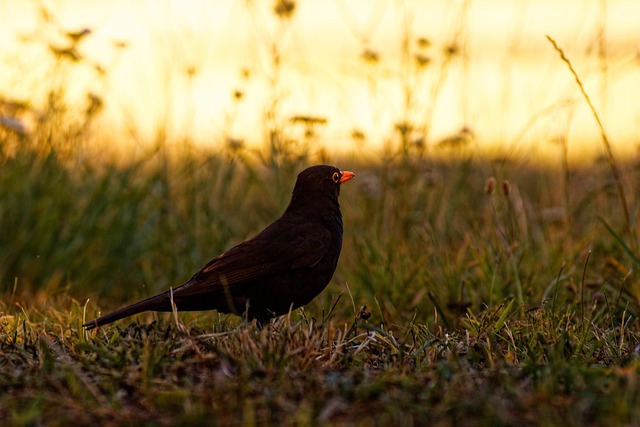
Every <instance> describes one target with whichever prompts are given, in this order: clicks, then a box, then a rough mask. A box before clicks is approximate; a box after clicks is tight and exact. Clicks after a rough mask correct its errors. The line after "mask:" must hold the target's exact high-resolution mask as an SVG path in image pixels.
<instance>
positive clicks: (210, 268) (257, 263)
mask: <svg viewBox="0 0 640 427" xmlns="http://www.w3.org/2000/svg"><path fill="white" fill-rule="evenodd" d="M274 225H275V224H274ZM331 239H332V235H331V232H330V231H329V230H327V229H326V228H325V227H321V226H318V225H317V224H300V225H297V226H295V227H288V228H285V229H284V230H283V228H282V227H274V226H273V225H272V226H270V227H268V228H266V229H265V230H264V231H263V232H261V233H260V234H258V235H257V236H255V237H254V238H253V239H250V240H247V241H246V242H244V243H241V244H239V245H238V246H235V247H233V248H231V249H229V250H228V251H226V252H224V253H222V254H221V255H219V256H217V257H216V258H214V259H213V260H211V261H209V263H207V264H206V265H205V266H204V267H203V268H202V269H201V270H200V271H198V272H197V273H196V274H195V275H194V276H193V277H192V278H191V279H190V280H189V281H188V282H187V283H185V284H184V285H183V286H181V287H179V288H177V289H175V290H174V294H175V295H176V296H188V295H198V294H204V293H208V292H215V291H219V290H223V289H225V288H233V287H234V286H235V285H238V284H242V283H248V282H251V281H254V280H259V279H260V278H261V277H267V276H270V275H273V274H278V273H283V272H286V271H287V270H294V269H298V268H303V267H312V266H314V265H316V264H317V263H318V262H320V260H321V259H322V258H323V257H324V256H325V255H326V253H327V251H328V250H329V247H330V245H331V243H332V241H331Z"/></svg>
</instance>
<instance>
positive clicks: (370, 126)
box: [0, 0, 640, 325]
mask: <svg viewBox="0 0 640 427" xmlns="http://www.w3.org/2000/svg"><path fill="white" fill-rule="evenodd" d="M0 20H1V21H2V22H1V23H0V58H1V60H2V64H3V67H1V68H0V82H1V83H0V291H2V292H3V293H4V294H5V295H6V296H7V297H6V298H4V299H3V300H4V301H8V304H9V305H13V304H12V303H13V301H14V300H20V299H21V298H23V299H24V300H26V301H36V299H34V298H33V295H34V294H35V295H39V296H40V297H42V300H44V301H49V300H50V297H51V296H53V295H58V294H59V295H63V296H71V298H78V299H79V300H81V301H86V300H87V299H88V298H91V299H92V301H96V303H95V304H94V303H92V305H91V306H90V308H89V309H90V310H94V312H95V311H97V310H99V309H100V307H102V308H105V307H111V308H115V306H116V305H119V304H121V303H122V302H124V301H131V300H132V299H133V298H140V297H143V296H149V295H150V294H152V293H156V292H159V291H163V290H166V289H168V288H169V286H176V285H179V284H180V283H183V282H184V281H185V280H186V279H187V278H188V277H190V276H191V275H192V274H193V272H194V271H197V270H198V269H199V268H201V267H202V265H203V264H204V263H205V262H206V261H207V260H209V259H211V258H212V257H213V256H215V255H217V254H219V253H221V252H222V251H224V250H226V249H228V248H230V247H232V246H233V245H235V244H237V243H239V242H241V241H243V240H245V239H247V238H249V237H251V236H253V235H255V234H256V233H257V232H259V231H260V230H261V229H262V228H263V227H265V226H266V225H268V224H269V223H271V222H272V221H273V220H274V219H275V218H277V217H278V215H280V214H281V213H282V211H283V210H284V209H285V207H286V205H287V203H288V201H289V197H290V194H291V189H292V186H293V183H294V182H295V178H296V175H297V173H298V172H299V171H301V170H302V169H304V168H305V167H306V166H308V165H310V164H313V163H321V162H322V163H331V164H335V165H337V166H339V167H340V168H343V169H347V170H353V171H354V172H356V173H357V179H355V180H354V181H350V182H349V183H348V185H345V186H344V188H343V191H342V194H341V197H340V203H341V206H342V211H343V215H344V224H345V238H344V243H343V251H342V255H341V259H340V263H339V266H338V269H337V271H336V274H335V276H334V279H333V280H332V284H331V285H330V286H329V289H328V290H327V291H325V292H323V293H322V294H321V295H320V296H319V297H318V298H317V299H316V300H315V301H314V302H313V303H312V304H310V306H309V310H310V312H311V313H314V314H313V315H314V316H318V317H319V316H320V314H321V313H322V312H323V311H322V310H328V309H329V307H331V306H332V303H333V301H335V300H336V299H337V298H338V297H337V295H339V294H341V293H342V294H345V296H346V295H348V296H349V297H350V298H346V297H345V298H343V299H342V301H341V303H340V306H339V307H338V311H336V313H339V312H340V313H342V315H347V316H352V315H354V314H355V313H357V312H358V310H359V307H360V306H361V305H368V306H369V307H374V308H373V310H374V313H375V315H376V316H377V317H376V318H377V319H385V321H389V322H398V321H400V320H402V319H404V320H409V319H411V321H413V316H414V315H416V316H417V319H418V320H420V319H422V320H424V319H435V318H439V319H444V320H443V321H444V322H445V323H447V324H449V325H453V324H454V323H455V322H457V321H458V319H459V316H460V315H461V314H463V313H466V310H467V309H469V308H471V309H472V310H475V311H476V312H477V311H480V310H484V309H485V308H487V307H489V308H492V307H496V306H499V305H500V304H509V305H510V304H511V303H512V302H513V301H517V305H518V307H521V308H528V307H533V306H537V305H541V304H544V302H543V301H544V300H545V299H546V298H548V295H549V292H550V289H554V292H555V294H554V295H555V296H554V301H556V297H557V301H558V302H559V301H566V303H567V304H568V305H571V304H576V301H579V300H581V298H582V296H584V295H582V294H581V297H580V298H577V297H576V293H575V292H576V289H577V288H576V286H575V284H576V283H584V284H585V286H586V287H587V291H588V292H587V295H586V296H585V298H590V296H589V293H591V294H592V295H593V297H594V298H596V299H595V300H594V301H598V302H597V303H594V306H593V307H594V310H604V311H601V312H603V313H604V312H607V311H606V310H609V308H607V309H606V310H605V308H603V307H604V305H602V304H604V303H602V301H606V302H607V303H606V304H607V305H606V306H607V307H609V302H610V301H614V300H615V301H616V304H617V305H616V307H619V308H620V310H621V313H626V312H627V310H630V311H631V310H632V311H633V313H634V316H636V317H637V316H640V285H639V283H640V282H638V281H637V280H636V278H635V276H634V273H633V272H635V271H637V270H638V268H640V255H638V254H639V253H640V249H639V248H640V229H639V227H638V225H637V221H636V219H635V218H636V217H637V212H638V210H639V209H640V199H639V198H638V196H637V195H639V194H640V191H638V183H640V177H639V175H640V167H638V165H639V164H640V163H639V162H638V160H640V159H638V155H637V151H638V144H639V142H640V141H639V136H640V102H638V99H640V60H639V48H640V44H639V43H640V25H638V22H640V2H638V1H637V0H610V1H604V0H562V1H547V0H531V1H526V0H518V1H513V0H475V1H449V0H446V1H445V0H423V1H410V0H405V1H401V0H389V1H381V0H380V1H373V0H366V1H365V0H360V1H354V0H329V1H320V0H300V1H291V0H270V1H248V0H247V1H236V0H220V1H195V0H191V1H186V0H182V1H169V0H154V1H150V0H149V1H135V2H129V1H122V0H110V1H98V0H94V1H87V0H83V1H80V0H73V1H72V0H51V1H44V0H43V1H34V0H23V1H10V0H0ZM547 36H549V37H551V38H552V39H553V40H555V42H556V43H557V46H558V49H555V48H554V46H553V45H552V43H551V42H550V40H548V39H547ZM559 49H562V52H563V54H564V55H565V56H566V59H565V60H563V59H562V57H561V52H560V51H559ZM569 61H570V62H571V65H572V67H573V69H574V71H575V73H576V74H575V76H574V74H572V72H571V70H570V68H569V66H568V62H569ZM576 76H577V77H578V79H579V81H580V83H581V84H582V85H583V88H584V90H585V91H586V93H587V94H588V95H589V98H590V102H591V105H592V107H593V108H591V106H590V104H589V102H587V101H586V99H585V97H584V96H583V95H582V94H581V91H580V86H579V84H578V82H577V81H576ZM594 112H596V113H597V115H598V117H599V119H600V120H601V123H602V130H601V129H600V128H599V126H598V124H597V120H596V119H595V117H594ZM603 135H605V136H606V137H607V139H606V140H605V139H603ZM609 148H610V149H609ZM592 252H593V256H590V255H589V254H591V253H592ZM587 261H589V269H588V270H587V269H586V267H585V266H586V263H587ZM559 271H560V272H562V274H560V273H559ZM583 272H586V273H583ZM554 283H555V284H556V285H553V284H554ZM558 283H560V284H562V287H558V285H557V284H558ZM558 289H561V291H558ZM582 289H583V290H584V288H582ZM602 295H605V296H606V298H605V299H603V298H602ZM1 304H3V303H2V301H0V310H2V305H1ZM105 311H106V309H105ZM325 312H326V311H325ZM90 313H91V311H89V314H90ZM345 313H350V314H345ZM206 316H207V315H206V314H205V318H208V317H206ZM623 317H624V314H623ZM605 323H606V322H605Z"/></svg>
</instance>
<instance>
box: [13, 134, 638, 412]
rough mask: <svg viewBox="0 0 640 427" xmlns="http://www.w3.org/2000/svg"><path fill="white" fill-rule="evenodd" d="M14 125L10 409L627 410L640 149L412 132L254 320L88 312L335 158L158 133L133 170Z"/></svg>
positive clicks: (279, 203)
mask: <svg viewBox="0 0 640 427" xmlns="http://www.w3.org/2000/svg"><path fill="white" fill-rule="evenodd" d="M11 141H12V139H11V138H10V137H9V136H6V138H5V142H6V143H5V144H4V145H3V146H2V147H3V157H2V164H1V169H0V171H1V172H0V224H1V229H2V233H1V234H0V286H1V287H0V291H1V295H2V300H1V302H0V366H1V369H0V388H1V389H2V391H3V392H2V393H1V394H0V420H2V423H3V424H4V425H64V424H68V423H70V422H72V423H76V424H81V425H87V424H91V425H97V424H101V425H105V424H106V425H122V424H170V425H176V424H203V423H208V424H222V425H229V424H242V425H254V424H261V425H264V424H278V425H282V424H284V425H292V424H297V425H299V424H302V425H306V424H339V425H389V424H398V425H415V424H438V425H516V424H518V425H553V424H561V425H602V424H606V425H634V424H637V423H639V422H640V409H639V408H640V404H639V403H640V384H639V383H638V379H637V378H638V375H637V374H638V370H639V369H640V362H639V361H640V359H639V357H640V354H639V351H640V343H639V334H640V325H639V324H638V320H637V319H638V314H639V310H640V305H639V301H640V300H639V296H640V294H639V291H640V288H639V285H638V279H637V273H636V272H635V270H636V268H637V266H638V264H639V263H640V262H639V261H638V230H637V228H636V227H635V225H634V224H633V217H634V216H635V212H636V210H637V200H636V197H635V195H636V194H638V188H637V183H638V182H640V180H639V179H638V178H639V177H638V169H637V165H635V164H633V163H625V164H619V165H617V166H618V169H619V172H620V178H621V179H622V181H621V184H622V188H623V190H624V192H625V193H624V194H625V196H626V199H628V200H626V203H627V205H628V206H627V209H628V210H629V212H630V216H629V217H630V221H631V222H627V220H626V218H627V216H626V213H625V211H624V205H623V204H622V203H621V201H620V200H621V199H620V193H619V192H618V191H617V189H618V187H617V185H616V181H615V179H614V178H613V177H612V173H611V167H610V164H608V163H607V162H606V161H603V162H594V163H592V164H589V165H583V166H580V167H578V166H575V167H570V165H567V164H565V167H553V166H548V165H547V166H540V165H534V164H529V165H526V164H522V163H520V164H513V163H510V162H509V161H506V160H504V159H499V158H495V159H480V158H474V157H473V155H472V154H471V152H468V153H466V154H465V153H464V152H460V153H458V155H455V156H452V158H451V159H450V160H449V161H447V162H436V161H434V160H433V159H432V158H431V157H430V156H429V155H428V153H425V152H422V151H420V150H418V148H419V147H413V148H409V149H408V150H399V151H396V152H393V153H386V154H385V153H379V154H377V155H376V157H375V158H372V159H360V160H356V159H355V156H354V157H351V158H343V159H331V162H332V163H335V164H338V165H339V166H340V167H342V168H344V169H349V170H354V171H355V172H356V173H357V174H358V176H357V179H356V180H355V181H352V182H350V183H349V184H350V185H345V186H344V187H343V191H342V194H341V205H342V211H343V215H344V223H345V241H344V245H343V251H342V255H341V259H340V263H339V266H338V270H337V272H336V274H335V276H334V279H333V280H332V282H331V284H330V286H329V287H328V288H327V289H326V290H325V291H324V292H323V293H322V294H321V295H320V296H319V297H318V298H317V299H316V300H315V301H313V302H312V303H311V304H309V305H308V306H307V307H305V308H304V310H296V311H294V312H292V313H290V315H289V316H286V317H283V318H280V319H278V320H276V321H274V322H273V323H272V324H271V325H269V326H268V327H266V328H263V329H260V328H258V327H257V326H256V325H255V324H253V323H247V322H244V321H242V319H240V318H238V317H235V316H226V315H222V314H217V313H186V314H183V313H180V314H177V315H175V316H174V315H172V314H161V315H156V314H148V315H139V316H137V317H134V318H132V319H127V320H123V321H120V322H118V323H116V324H114V325H109V326H107V327H103V328H101V329H99V330H97V331H94V332H90V333H86V332H83V330H82V328H81V324H82V322H83V320H85V319H89V318H93V317H94V316H95V315H97V314H99V313H100V312H103V313H104V312H106V311H109V310H111V309H114V308H116V307H118V306H120V305H121V304H124V303H126V302H130V301H132V300H134V299H137V298H140V297H144V296H148V295H151V294H154V293H155V292H158V291H161V290H164V289H167V288H168V287H169V286H176V285H178V284H180V283H182V282H183V281H184V280H185V279H187V278H188V277H190V275H191V274H192V273H193V272H194V271H196V270H197V269H198V268H200V267H201V266H202V265H203V264H204V262H206V261H207V260H208V259H210V258H211V257H212V256H213V255H216V254H218V253H220V252H221V251H223V250H224V249H225V248H228V247H230V246H231V245H233V244H235V243H237V242H240V241H242V240H244V239H246V238H247V237H249V236H251V235H252V234H254V233H255V232H257V231H259V230H260V229H261V228H262V227H263V226H264V225H266V224H268V223H269V222H271V221H272V220H273V219H274V218H275V217H277V216H278V215H279V214H280V213H281V212H282V210H283V209H284V207H285V206H286V203H287V202H288V198H289V194H290V191H291V187H292V185H293V182H294V180H295V175H296V173H297V172H298V171H299V170H301V169H302V168H303V167H304V166H305V165H307V164H310V163H316V162H320V161H323V160H326V159H322V158H318V157H317V156H316V157H314V156H312V155H310V154H308V153H307V152H304V151H299V150H298V149H297V148H296V147H297V146H287V145H279V146H278V147H279V148H278V149H273V150H271V151H270V154H268V155H262V156H257V155H255V154H251V153H250V152H249V151H247V150H244V149H241V148H240V149H236V150H232V149H225V150H222V151H220V152H217V153H207V152H204V151H202V150H195V149H190V150H188V151H185V153H183V154H180V155H172V156H167V155H166V154H164V152H163V150H162V149H158V150H153V151H150V152H149V153H148V154H147V155H146V156H142V157H141V158H140V159H138V160H135V161H130V162H126V163H123V162H120V163H118V164H116V162H111V161H108V160H102V161H95V160H87V159H86V158H85V157H86V156H83V155H82V153H83V151H82V150H67V151H65V150H62V149H61V148H60V147H56V146H55V145H50V146H49V147H48V148H43V145H42V144H40V145H38V146H37V147H35V146H34V145H33V144H32V143H33V142H34V141H27V140H23V141H22V143H21V144H18V145H12V144H10V142H11Z"/></svg>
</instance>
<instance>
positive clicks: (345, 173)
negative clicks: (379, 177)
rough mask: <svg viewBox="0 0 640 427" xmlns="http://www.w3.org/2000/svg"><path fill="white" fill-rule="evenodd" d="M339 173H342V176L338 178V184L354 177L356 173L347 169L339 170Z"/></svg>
mask: <svg viewBox="0 0 640 427" xmlns="http://www.w3.org/2000/svg"><path fill="white" fill-rule="evenodd" d="M340 173H341V174H342V178H340V184H342V183H343V182H347V181H349V180H350V179H353V178H355V177H356V174H355V173H353V172H349V171H340Z"/></svg>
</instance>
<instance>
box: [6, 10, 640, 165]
mask: <svg viewBox="0 0 640 427" xmlns="http://www.w3.org/2000/svg"><path fill="white" fill-rule="evenodd" d="M274 5H275V2H273V1H257V0H253V1H251V0H246V1H237V0H220V1H210V0H182V1H179V0H146V1H133V2H132V1H122V0H110V1H104V0H93V1H91V0H84V1H80V0H53V1H35V0H24V1H17V0H0V19H2V20H3V22H2V24H1V25H0V56H1V57H2V60H3V63H4V64H5V67H3V68H4V69H3V70H2V71H0V80H1V81H3V82H4V84H3V87H4V88H5V90H4V91H3V95H4V96H5V97H10V98H18V99H25V98H29V99H31V98H37V96H36V95H34V94H36V93H43V90H42V89H43V88H45V87H46V84H48V82H51V81H52V80H54V79H55V78H58V75H56V74H55V72H52V69H51V63H50V61H48V58H49V55H48V52H47V49H48V48H49V46H50V45H55V46H63V45H65V43H67V42H68V40H66V39H65V37H64V36H63V35H62V34H63V33H64V32H65V31H79V30H82V29H84V28H87V29H90V30H91V34H90V35H89V36H87V37H86V38H85V39H83V40H82V41H81V42H80V43H79V44H78V51H79V53H80V54H81V55H82V60H81V61H80V64H79V65H78V64H76V65H75V66H74V67H69V68H74V69H73V70H70V71H65V73H66V74H65V75H66V76H67V78H68V80H69V83H68V87H69V92H70V93H72V94H74V93H75V94H78V96H82V95H83V94H85V93H86V92H88V91H91V92H92V93H95V94H97V95H99V96H100V97H101V98H103V99H104V101H105V105H106V111H105V113H104V117H103V120H102V122H101V124H102V126H105V127H106V128H108V129H109V130H110V133H109V135H113V134H114V132H115V133H117V132H122V134H123V135H124V134H126V133H127V132H126V131H127V130H130V129H133V128H135V129H136V132H138V133H139V135H140V138H141V139H143V140H145V139H148V140H152V139H153V137H154V134H155V133H156V132H157V129H158V127H164V128H165V129H167V131H168V135H169V137H170V138H176V139H184V138H185V137H189V138H191V139H194V140H195V141H196V142H198V143H199V144H204V145H216V144H220V143H222V142H223V141H225V140H226V139H227V138H233V139H237V140H243V141H245V142H246V143H247V144H250V145H256V144H260V143H261V141H263V139H264V137H263V135H264V132H265V126H266V124H265V114H266V113H267V112H269V111H275V112H276V122H277V123H278V124H279V125H281V126H288V125H290V121H289V119H290V118H291V117H294V116H312V117H318V118H322V119H326V120H327V123H326V124H325V125H321V126H319V127H318V128H317V130H318V134H317V138H318V141H319V142H320V143H322V144H325V145H326V146H328V147H330V149H331V150H341V149H344V148H346V149H352V148H353V147H354V141H353V139H352V135H353V134H354V131H358V132H360V133H361V134H362V135H364V136H365V139H364V143H365V144H368V145H365V146H369V147H375V146H379V145H381V144H384V143H385V141H389V140H390V139H391V138H392V136H393V132H394V131H393V128H394V125H395V124H397V123H399V122H410V123H413V124H415V126H416V130H415V132H414V133H415V135H414V136H415V138H416V139H420V138H424V140H425V141H426V143H427V144H429V145H430V146H434V147H435V146H437V144H438V143H439V142H442V141H443V140H446V138H447V137H450V136H451V135H456V134H457V133H459V131H460V130H461V129H463V128H467V129H470V130H471V131H472V132H473V135H474V142H475V143H477V144H478V146H480V147H490V146H493V147H495V146H497V147H500V148H502V149H504V150H507V151H508V152H513V153H521V155H524V154H525V153H527V152H528V151H529V150H539V151H542V152H546V151H549V147H552V146H550V145H549V144H548V142H549V141H552V140H554V139H557V138H561V137H564V138H568V141H569V142H570V143H571V142H572V141H574V142H573V143H572V144H571V145H570V146H571V147H575V148H573V149H572V150H573V151H575V152H576V153H578V152H584V147H585V146H588V147H590V150H592V151H593V152H594V153H597V152H598V150H599V145H598V144H599V139H598V131H597V128H596V127H595V124H594V121H593V119H592V117H591V116H590V114H591V113H590V112H589V110H588V109H587V108H586V105H585V104H584V102H583V100H582V98H581V97H580V95H579V92H578V88H577V86H576V85H575V82H574V81H573V78H572V76H571V75H570V74H569V71H568V69H567V67H566V65H565V64H563V63H562V62H561V61H560V60H559V57H558V54H557V53H556V52H555V51H554V50H553V48H552V47H551V45H550V43H549V42H548V41H547V39H546V37H545V36H546V35H550V36H552V37H553V38H554V39H556V40H557V41H558V43H559V45H560V46H561V47H562V48H563V49H564V50H565V52H566V54H567V55H568V56H569V58H570V59H571V60H572V62H573V65H574V67H575V68H576V70H577V71H578V73H579V74H580V76H581V78H582V79H583V83H584V84H585V87H586V88H587V90H588V91H589V92H590V94H591V97H592V99H593V101H594V104H595V105H596V107H597V108H598V110H599V112H600V113H601V115H602V117H603V119H604V122H605V126H606V127H607V131H608V133H610V137H611V139H612V140H613V141H614V144H617V147H618V148H619V149H620V150H623V151H624V150H627V151H629V152H631V151H630V150H635V149H636V146H637V144H638V142H639V141H638V140H639V137H640V102H638V101H637V100H638V99H640V67H639V65H640V62H639V60H638V51H639V48H640V25H639V24H638V22H640V2H638V1H636V0H610V1H605V0H593V1H589V0H559V1H551V0H475V1H474V0H471V1H453V0H414V1H410V0H404V1H401V0H386V1H383V0H328V1H322V0H300V1H297V2H295V9H294V11H293V13H292V14H291V15H290V16H289V17H288V18H278V17H277V16H276V15H275V13H274ZM43 6H44V8H45V9H46V10H47V11H48V12H49V16H50V19H49V21H46V20H44V19H43V17H42V13H41V12H40V10H41V9H42V7H43ZM448 47H454V48H455V52H453V54H451V52H449V53H446V49H447V48H448ZM276 57H277V58H278V61H275V58H276ZM367 59H368V60H367ZM417 61H422V62H420V64H422V65H418V64H419V63H418V62H417ZM95 66H99V67H101V68H102V69H104V70H106V74H104V75H102V76H98V75H96V73H95V72H93V71H92V67H95ZM57 72H60V70H57ZM240 94H241V97H239V95H240ZM114 130H117V131H114ZM124 139H125V140H126V138H124ZM362 143H363V141H362V140H359V141H358V142H357V145H358V146H360V145H361V144H362ZM545 144H546V145H545ZM581 144H582V145H581ZM532 147H533V148H532ZM540 147H541V148H540Z"/></svg>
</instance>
